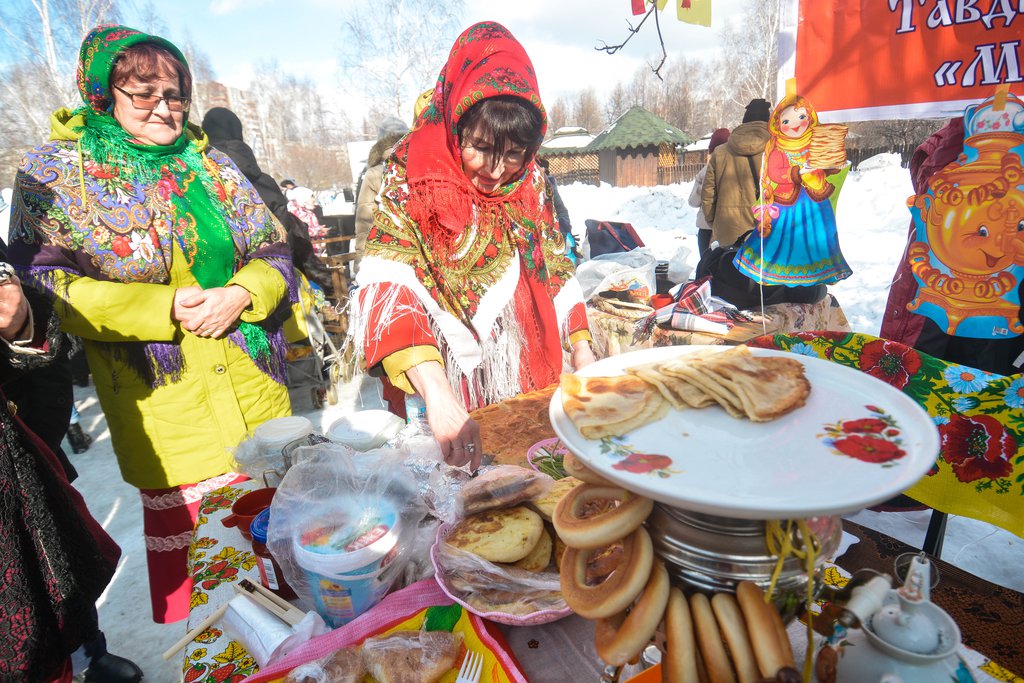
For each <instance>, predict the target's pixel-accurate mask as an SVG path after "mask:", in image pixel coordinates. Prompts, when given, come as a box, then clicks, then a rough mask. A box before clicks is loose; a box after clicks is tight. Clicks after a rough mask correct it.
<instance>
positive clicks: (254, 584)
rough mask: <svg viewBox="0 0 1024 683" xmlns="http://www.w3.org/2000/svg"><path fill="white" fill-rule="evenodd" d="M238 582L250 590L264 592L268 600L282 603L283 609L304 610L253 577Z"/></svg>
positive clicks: (287, 610) (291, 610) (289, 610)
mask: <svg viewBox="0 0 1024 683" xmlns="http://www.w3.org/2000/svg"><path fill="white" fill-rule="evenodd" d="M238 583H239V584H240V585H241V586H242V588H244V589H246V590H248V591H250V592H251V591H256V592H257V593H261V594H263V595H264V596H265V597H266V598H267V599H268V600H272V601H273V602H275V603H277V604H278V605H280V606H281V609H283V610H284V611H286V612H293V611H297V612H302V610H300V609H299V608H298V607H296V606H295V605H293V604H292V603H290V602H288V601H287V600H285V599H284V598H282V597H281V596H280V595H278V594H277V593H275V592H274V591H272V590H270V589H269V588H267V587H266V586H264V585H263V584H262V583H259V582H258V581H253V580H251V579H242V580H241V581H239V582H238ZM250 586H251V588H250ZM302 614H303V615H305V612H302Z"/></svg>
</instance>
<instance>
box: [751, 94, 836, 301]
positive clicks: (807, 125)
mask: <svg viewBox="0 0 1024 683" xmlns="http://www.w3.org/2000/svg"><path fill="white" fill-rule="evenodd" d="M786 90H787V95H786V97H785V98H784V99H783V100H782V101H781V102H779V104H778V106H776V107H775V111H774V112H772V116H771V118H770V119H769V121H768V130H769V132H770V133H771V138H770V139H769V140H768V144H767V145H766V146H765V151H764V160H763V163H762V170H761V197H760V201H759V203H758V205H757V206H755V207H754V213H755V214H756V215H757V216H758V229H757V230H755V231H754V232H752V233H751V234H750V236H749V237H748V238H747V241H746V242H744V244H743V248H742V249H741V250H740V251H739V252H738V253H737V255H736V258H735V259H734V260H733V263H734V264H735V266H736V267H737V268H738V269H739V270H740V272H742V273H744V274H745V275H747V277H749V278H751V279H752V280H754V281H755V282H760V283H762V284H766V285H785V286H789V287H798V286H809V285H816V284H820V283H824V284H829V283H832V282H838V281H839V280H843V279H845V278H847V277H849V276H850V275H851V274H852V272H853V271H852V270H850V266H849V265H848V264H847V263H846V259H845V258H843V252H842V250H840V248H839V235H838V231H837V229H836V216H835V210H834V208H833V204H832V201H830V198H831V197H832V194H833V192H835V185H833V183H831V182H829V179H828V176H831V175H834V174H836V173H839V172H840V171H841V170H842V169H841V168H834V169H822V168H812V167H811V166H809V165H808V157H809V151H810V146H811V133H812V131H813V130H814V128H815V127H816V126H818V125H819V124H818V115H817V113H816V112H815V111H814V108H813V107H812V106H811V105H810V103H809V102H808V101H807V100H806V99H804V98H803V97H801V96H800V95H797V94H796V92H795V87H793V85H792V81H790V82H789V83H787V88H786ZM843 165H845V159H844V162H843V163H841V164H839V166H843Z"/></svg>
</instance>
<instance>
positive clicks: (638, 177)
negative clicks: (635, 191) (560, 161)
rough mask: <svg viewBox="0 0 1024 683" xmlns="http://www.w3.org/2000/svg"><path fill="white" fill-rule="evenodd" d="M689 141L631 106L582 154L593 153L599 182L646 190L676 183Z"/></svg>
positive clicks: (665, 122)
mask: <svg viewBox="0 0 1024 683" xmlns="http://www.w3.org/2000/svg"><path fill="white" fill-rule="evenodd" d="M691 142H693V138H691V137H690V136H689V135H687V134H686V133H684V132H683V131H681V130H679V129H678V128H676V127H675V126H673V125H672V124H670V123H668V122H667V121H665V120H664V119H662V118H659V117H657V116H655V115H654V114H652V113H651V112H649V111H647V110H646V109H644V108H642V107H632V108H631V109H630V110H629V111H627V112H626V113H625V114H623V115H622V116H620V117H619V118H618V119H616V120H615V122H614V123H613V124H611V125H610V126H608V127H607V128H605V129H604V130H603V131H601V133H600V134H599V135H598V136H597V137H596V138H594V140H593V141H592V142H591V143H590V144H589V145H587V147H586V148H585V149H584V150H583V151H584V152H591V153H596V154H597V156H598V166H599V173H600V179H601V182H602V183H608V184H609V185H613V186H616V187H624V186H627V185H637V186H641V187H650V186H653V185H667V184H670V183H674V182H679V180H680V178H679V171H680V167H681V161H682V159H681V157H682V153H683V152H682V148H683V147H684V146H686V145H688V144H690V143H691Z"/></svg>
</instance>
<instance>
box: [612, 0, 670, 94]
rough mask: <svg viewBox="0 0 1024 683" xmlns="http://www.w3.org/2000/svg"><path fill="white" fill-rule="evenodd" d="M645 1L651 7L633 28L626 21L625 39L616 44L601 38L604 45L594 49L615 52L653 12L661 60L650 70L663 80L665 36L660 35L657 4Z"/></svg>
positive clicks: (624, 45)
mask: <svg viewBox="0 0 1024 683" xmlns="http://www.w3.org/2000/svg"><path fill="white" fill-rule="evenodd" d="M647 1H648V2H650V4H651V7H650V9H648V10H647V14H645V15H644V18H643V19H641V20H640V23H639V24H637V25H636V28H634V27H633V25H632V24H631V23H629V21H627V22H626V25H627V26H628V27H629V35H628V36H626V39H625V40H624V41H622V42H621V43H619V44H617V45H609V44H608V43H605V41H603V40H602V41H601V42H602V43H604V45H599V46H597V47H595V48H594V49H595V50H598V51H599V52H607V53H608V54H610V55H613V54H615V53H616V52H618V51H619V50H621V49H622V48H624V47H626V44H627V43H628V42H629V41H630V40H632V39H633V36H635V35H636V34H637V33H640V29H641V28H643V26H644V22H646V21H647V20H648V19H649V18H650V17H651V15H652V14H653V15H654V26H655V29H656V30H657V32H658V42H659V43H661V61H659V62H658V65H657V66H652V67H651V71H653V72H654V75H655V76H657V77H658V80H659V81H663V80H664V79H663V78H662V77H661V67H663V66H664V65H665V60H666V59H668V53H667V52H666V51H665V38H664V37H662V35H661V23H660V22H659V21H658V6H657V4H655V2H654V0H647Z"/></svg>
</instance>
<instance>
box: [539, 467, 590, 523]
mask: <svg viewBox="0 0 1024 683" xmlns="http://www.w3.org/2000/svg"><path fill="white" fill-rule="evenodd" d="M582 483H583V482H582V481H580V480H579V479H577V478H576V477H563V478H561V479H556V480H555V483H554V485H553V486H552V487H551V488H550V489H548V492H547V493H545V494H544V495H542V496H540V497H538V498H534V499H533V500H531V501H530V505H531V506H533V507H534V508H535V509H536V510H537V512H539V513H540V516H541V517H543V518H544V519H546V520H547V521H549V522H550V521H551V515H552V514H554V512H555V507H556V506H557V505H558V501H560V500H562V498H564V497H565V495H566V494H567V493H569V491H572V490H573V489H574V488H576V487H577V486H579V485H580V484H582Z"/></svg>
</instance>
